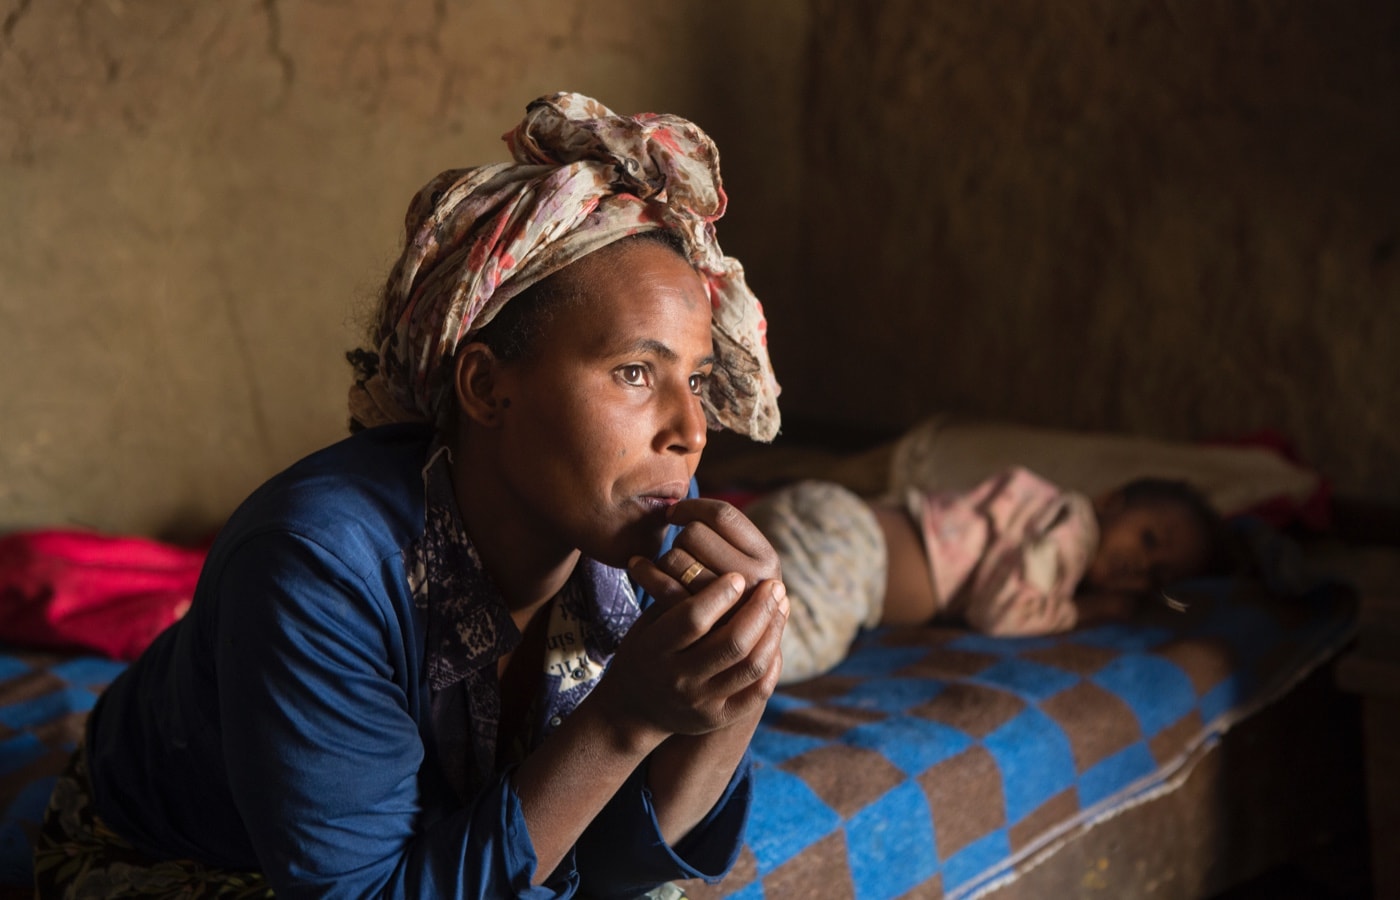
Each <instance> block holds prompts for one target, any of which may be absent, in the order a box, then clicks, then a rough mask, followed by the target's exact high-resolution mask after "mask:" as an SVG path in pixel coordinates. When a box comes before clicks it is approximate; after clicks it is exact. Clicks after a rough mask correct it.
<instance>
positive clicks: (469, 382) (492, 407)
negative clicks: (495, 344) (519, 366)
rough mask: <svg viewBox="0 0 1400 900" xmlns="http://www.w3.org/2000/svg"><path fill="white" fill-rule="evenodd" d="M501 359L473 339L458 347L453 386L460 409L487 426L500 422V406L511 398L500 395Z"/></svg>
mask: <svg viewBox="0 0 1400 900" xmlns="http://www.w3.org/2000/svg"><path fill="white" fill-rule="evenodd" d="M501 366H502V363H501V360H500V359H499V358H498V357H497V356H496V354H495V353H494V352H492V350H491V348H490V347H488V346H486V345H485V344H483V343H481V342H480V341H473V342H472V343H470V344H467V345H466V346H465V347H462V348H461V349H459V350H458V351H457V362H456V372H455V377H454V379H453V390H454V391H455V393H456V395H457V409H458V411H459V412H460V413H461V414H462V415H463V416H465V417H467V418H468V419H471V420H472V421H473V422H475V423H477V424H478V425H482V426H485V427H487V428H495V427H496V426H497V425H498V424H499V423H500V414H501V409H502V408H503V407H505V406H509V405H510V400H508V399H506V398H504V397H503V396H502V395H501V387H502V384H501V375H502V372H501Z"/></svg>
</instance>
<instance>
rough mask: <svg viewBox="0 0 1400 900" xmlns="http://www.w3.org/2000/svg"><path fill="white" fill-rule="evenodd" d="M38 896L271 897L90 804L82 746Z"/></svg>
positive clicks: (50, 822) (255, 883) (673, 893)
mask: <svg viewBox="0 0 1400 900" xmlns="http://www.w3.org/2000/svg"><path fill="white" fill-rule="evenodd" d="M34 896H35V897H36V898H38V900H109V898H134V897H145V898H159V900H177V898H178V900H195V898H206V897H217V898H219V900H271V898H272V896H273V893H272V889H271V888H269V887H268V886H267V881H266V879H264V878H263V876H262V874H261V873H258V872H231V871H229V870H227V869H219V868H216V867H214V866H206V865H204V864H203V863H199V862H195V861H194V860H192V859H166V860H158V859H152V858H151V857H149V856H147V855H145V854H143V853H142V852H141V851H140V850H137V849H136V848H135V847H133V846H132V845H131V844H130V843H128V842H127V841H125V840H123V839H122V838H121V837H120V836H118V835H117V834H116V832H114V831H112V829H110V828H108V827H107V826H106V825H105V824H103V822H102V820H101V819H100V818H98V816H97V814H96V813H95V812H93V810H92V786H91V784H90V783H89V781H88V773H87V754H86V753H85V752H84V750H83V748H82V747H79V748H78V750H77V752H76V753H74V754H73V757H72V759H70V760H69V761H68V766H67V768H65V769H64V770H63V774H61V775H59V776H58V782H57V783H56V784H55V785H54V789H53V796H52V797H51V798H49V806H48V809H47V810H46V811H45V813H44V824H43V827H42V829H41V830H40V832H39V837H38V839H37V840H36V841H35V848H34ZM645 900H686V895H685V892H684V891H683V890H682V889H681V888H680V887H679V886H678V885H675V884H663V885H662V886H660V887H658V888H656V889H655V890H652V891H650V892H648V893H647V894H646V895H645Z"/></svg>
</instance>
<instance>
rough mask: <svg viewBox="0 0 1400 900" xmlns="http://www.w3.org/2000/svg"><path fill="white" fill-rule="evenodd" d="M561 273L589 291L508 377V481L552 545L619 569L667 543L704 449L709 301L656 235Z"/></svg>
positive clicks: (504, 462)
mask: <svg viewBox="0 0 1400 900" xmlns="http://www.w3.org/2000/svg"><path fill="white" fill-rule="evenodd" d="M556 277H566V278H569V279H572V280H573V284H572V285H571V287H573V288H574V289H575V290H578V291H580V292H581V293H582V294H583V295H584V296H583V298H582V299H581V300H578V301H575V302H571V303H568V304H567V305H566V306H565V307H564V308H562V309H560V310H559V311H558V313H557V314H556V315H555V316H554V318H553V319H552V320H551V321H550V322H549V323H548V324H547V325H546V326H545V328H544V330H543V332H542V333H541V334H540V335H539V336H538V337H537V338H536V343H535V345H534V347H533V350H532V352H531V353H529V354H528V356H527V357H526V358H525V359H522V360H519V361H516V362H511V363H505V364H502V367H501V369H500V373H499V377H500V380H499V387H500V394H499V396H500V397H501V398H503V399H507V400H509V405H508V406H503V408H502V409H501V426H500V451H501V454H500V460H501V466H502V474H503V477H504V479H505V482H506V483H505V485H504V486H505V488H506V489H507V491H508V492H509V494H510V495H511V499H512V500H513V501H516V502H518V503H519V505H520V508H521V509H522V511H523V512H524V514H525V515H526V517H527V522H528V523H529V526H530V529H531V531H532V532H533V533H536V534H538V535H539V537H540V539H541V540H543V541H550V540H553V541H557V542H558V544H559V547H560V549H561V550H572V549H578V550H581V551H583V553H584V554H586V555H588V556H590V557H592V558H594V559H597V560H600V561H601V562H604V563H607V564H609V565H613V566H618V567H621V566H623V565H625V564H626V562H627V560H628V559H629V558H630V557H631V556H633V555H637V554H640V555H644V556H651V555H654V554H655V553H656V551H657V550H658V549H659V548H660V543H661V538H662V535H663V534H664V532H665V528H666V511H667V509H669V508H670V506H671V505H673V504H674V503H675V502H676V501H677V500H679V499H680V498H682V497H683V496H684V495H685V492H686V490H687V488H688V487H689V483H690V478H691V476H692V475H694V474H695V468H696V466H697V465H698V464H699V462H700V451H701V450H703V449H704V447H705V439H706V421H705V413H704V410H703V409H702V407H701V405H700V398H699V396H697V394H698V392H699V390H700V388H701V386H702V385H703V384H704V381H705V379H706V378H708V377H709V374H710V371H711V369H712V367H713V352H714V351H713V347H712V344H711V340H710V303H709V297H708V294H707V293H706V290H705V285H704V282H703V281H702V280H701V279H700V276H699V275H697V274H696V273H695V271H694V270H693V269H691V267H690V265H689V264H688V263H686V262H685V261H683V260H682V259H680V258H679V257H678V256H677V255H676V254H675V253H674V252H673V251H672V250H670V249H668V248H667V247H664V246H661V245H659V244H656V243H652V242H649V241H628V242H625V243H623V244H620V245H613V246H611V247H606V248H604V249H603V250H600V251H598V252H596V253H594V254H592V255H590V256H587V257H585V258H584V259H582V260H579V261H578V262H576V263H574V264H573V265H571V266H569V267H568V268H567V269H565V270H564V271H563V272H562V273H560V276H556Z"/></svg>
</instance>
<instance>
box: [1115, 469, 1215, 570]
mask: <svg viewBox="0 0 1400 900" xmlns="http://www.w3.org/2000/svg"><path fill="white" fill-rule="evenodd" d="M1117 493H1118V494H1119V496H1120V497H1121V498H1122V501H1123V506H1124V507H1125V508H1134V507H1143V506H1158V505H1174V506H1178V507H1180V508H1182V509H1184V510H1186V512H1187V513H1189V514H1190V516H1191V520H1192V521H1193V522H1194V523H1195V525H1196V527H1197V529H1198V530H1199V532H1200V535H1201V537H1202V538H1203V539H1204V540H1205V545H1206V559H1205V564H1204V566H1203V567H1202V571H1201V572H1199V573H1198V574H1199V575H1226V574H1230V573H1231V572H1233V571H1234V570H1236V569H1237V568H1238V554H1237V553H1236V551H1235V550H1234V549H1233V542H1232V541H1231V540H1230V535H1229V533H1228V531H1227V529H1226V527H1225V520H1224V518H1223V517H1222V516H1221V515H1220V512H1219V511H1218V510H1216V508H1215V507H1213V506H1211V505H1210V501H1209V500H1207V499H1206V496H1205V494H1203V493H1201V491H1200V490H1199V489H1198V488H1196V487H1195V486H1193V485H1191V484H1190V483H1188V482H1185V481H1179V480H1176V479H1171V478H1150V477H1149V478H1136V479H1134V480H1132V481H1130V482H1128V483H1127V484H1125V485H1123V486H1122V487H1121V488H1119V489H1118V491H1117Z"/></svg>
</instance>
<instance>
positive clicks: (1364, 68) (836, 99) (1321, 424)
mask: <svg viewBox="0 0 1400 900" xmlns="http://www.w3.org/2000/svg"><path fill="white" fill-rule="evenodd" d="M812 35H813V51H812V54H811V57H810V59H809V63H810V68H809V79H808V81H807V84H806V102H805V108H806V110H807V119H806V121H805V125H804V132H803V133H804V136H805V146H806V149H807V151H808V155H807V175H808V177H807V181H806V184H807V185H808V188H809V190H810V195H809V198H808V201H807V205H806V207H805V208H806V211H807V214H806V215H805V216H804V222H805V228H804V230H803V237H802V241H803V243H802V249H801V258H802V260H803V261H804V266H803V268H804V271H805V275H806V280H805V282H804V283H805V285H806V289H805V291H804V292H803V295H804V298H805V300H804V302H805V305H806V308H807V311H808V313H809V314H808V315H805V316H802V317H799V318H797V319H796V320H794V321H792V322H788V323H785V324H786V325H787V331H786V332H783V333H784V334H786V336H787V338H788V342H789V344H788V345H789V346H790V345H792V344H794V343H795V344H796V345H797V346H798V347H800V348H801V350H800V352H791V353H784V354H780V355H781V357H782V361H783V362H784V363H785V374H786V383H787V384H788V385H789V386H790V388H791V389H790V390H789V392H788V395H787V400H788V403H787V406H786V411H787V412H788V413H789V415H790V417H791V416H803V417H817V418H831V419H836V420H839V421H845V422H851V423H859V424H863V425H884V426H889V427H898V426H901V425H904V424H907V423H908V422H910V421H913V420H914V419H917V418H918V417H920V416H921V415H924V414H926V413H928V412H930V411H953V412H958V413H964V414H970V415H974V416H987V417H995V418H1010V419H1015V420H1020V421H1025V422H1030V423H1034V424H1046V425H1065V426H1073V427H1085V428H1107V429H1121V430H1127V431H1130V432H1136V433H1144V434H1150V435H1156V436H1162V437H1170V438H1188V439H1195V438H1209V437H1216V436H1230V435H1237V434H1241V433H1244V432H1249V431H1252V430H1254V429H1257V428H1264V427H1268V428H1274V429H1277V430H1279V431H1281V432H1283V433H1284V434H1286V435H1288V436H1290V437H1291V438H1293V439H1294V441H1295V442H1296V443H1297V444H1298V445H1299V449H1300V450H1301V452H1302V453H1303V455H1304V456H1305V457H1306V458H1307V459H1308V460H1310V461H1312V462H1314V463H1315V464H1317V465H1318V466H1320V467H1321V468H1322V469H1323V470H1324V471H1325V472H1327V473H1329V474H1331V475H1333V476H1334V477H1335V478H1336V480H1337V482H1338V486H1339V488H1341V489H1342V490H1345V491H1350V492H1356V493H1367V494H1371V495H1375V496H1380V497H1385V498H1388V499H1390V500H1392V501H1395V500H1400V469H1398V468H1397V467H1396V465H1395V460H1396V459H1397V457H1400V420H1397V418H1396V417H1395V416H1394V415H1393V410H1394V409H1395V408H1396V399H1397V389H1396V388H1397V384H1400V259H1397V251H1398V249H1400V248H1397V241H1400V6H1397V5H1396V4H1394V3H1389V2H1383V0H1356V2H1348V3H1342V4H1318V3H1311V2H1302V0H1282V2H1280V0H1239V2H1230V3H1217V2H1213V0H1170V2H1168V0H1162V2H1142V0H1130V2H1122V0H1075V2H1070V3H1040V2H1033V0H1012V2H1006V3H996V4H974V3H925V2H921V0H882V2H878V3H872V4H851V3H843V2H840V0H816V2H814V3H813V17H812ZM777 328H778V326H777V325H776V324H775V325H774V329H775V334H776V333H777ZM774 341H775V342H777V341H778V337H776V336H775V337H774ZM780 349H781V345H780Z"/></svg>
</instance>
